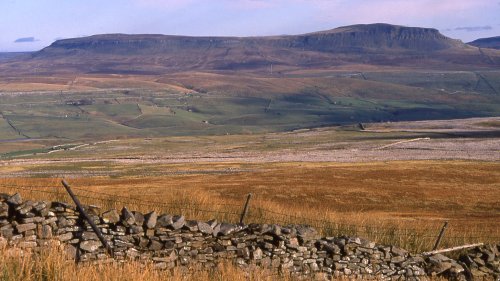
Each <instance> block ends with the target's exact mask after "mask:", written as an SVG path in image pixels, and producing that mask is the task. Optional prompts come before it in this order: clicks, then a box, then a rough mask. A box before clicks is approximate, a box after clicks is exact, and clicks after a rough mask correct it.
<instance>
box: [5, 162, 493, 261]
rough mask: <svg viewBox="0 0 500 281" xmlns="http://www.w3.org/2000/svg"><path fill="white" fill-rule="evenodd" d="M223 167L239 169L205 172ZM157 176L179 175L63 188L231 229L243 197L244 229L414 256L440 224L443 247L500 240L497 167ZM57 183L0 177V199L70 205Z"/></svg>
mask: <svg viewBox="0 0 500 281" xmlns="http://www.w3.org/2000/svg"><path fill="white" fill-rule="evenodd" d="M134 167H135V168H138V167H136V166H133V167H128V169H130V170H131V171H133V170H134ZM225 167H230V168H233V169H234V168H238V169H240V170H241V171H240V172H236V173H223V172H220V173H207V171H214V170H215V171H224V170H225ZM87 168H88V167H87ZM99 168H100V167H99V166H96V167H95V169H99ZM165 171H170V172H171V171H183V172H184V173H183V174H175V173H166V174H165V175H164V176H155V177H141V176H134V177H122V178H109V177H91V178H85V177H82V178H73V179H68V181H69V182H70V183H71V184H72V186H73V187H74V188H75V190H74V191H75V193H76V194H78V195H79V196H80V199H81V201H83V202H84V203H87V204H95V205H99V206H102V207H103V209H107V208H118V209H119V208H121V207H123V206H124V205H126V206H128V207H129V208H131V209H137V210H142V211H149V210H152V209H155V210H158V211H161V212H168V213H174V214H179V213H182V214H184V215H186V216H187V217H188V218H192V219H211V218H217V219H220V220H225V221H232V222H237V221H238V219H239V213H240V212H241V209H242V204H243V202H244V199H245V196H246V194H247V193H250V192H251V193H253V194H254V197H253V199H252V202H251V207H250V213H249V215H248V218H247V219H246V222H266V223H279V224H288V223H304V224H310V225H313V226H316V227H317V228H318V229H319V230H320V232H321V233H322V234H323V235H342V234H346V235H359V236H363V237H366V238H369V239H371V240H374V241H377V242H381V243H388V244H397V245H400V246H402V247H404V248H407V249H409V250H411V251H413V252H419V251H425V250H429V249H430V248H432V246H433V244H434V241H435V237H436V235H437V233H438V232H439V229H440V227H441V225H442V224H443V222H444V221H449V222H450V224H449V227H448V229H447V231H446V235H445V239H444V241H443V242H442V246H454V245H459V244H463V243H469V242H498V241H500V225H499V223H498V221H500V192H499V183H500V163H498V162H461V161H406V162H387V163H381V162H377V163H350V164H340V163H275V164H270V163H268V164H256V163H254V164H244V163H219V164H215V163H209V164H169V165H165ZM186 172H189V173H186ZM59 181H60V179H56V178H10V179H0V186H1V188H0V192H9V193H13V192H16V191H17V192H20V193H21V194H22V195H23V196H24V197H26V198H30V199H44V200H64V201H69V200H70V199H69V198H68V196H67V195H66V194H65V192H64V191H63V189H62V187H61V185H60V182H59ZM30 187H35V191H33V190H32V191H30V189H29V188H30ZM20 188H28V189H20ZM41 191H43V192H41ZM44 192H50V193H44ZM96 192H97V193H96ZM106 194H109V196H108V195H106Z"/></svg>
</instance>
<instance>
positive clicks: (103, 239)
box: [62, 180, 115, 257]
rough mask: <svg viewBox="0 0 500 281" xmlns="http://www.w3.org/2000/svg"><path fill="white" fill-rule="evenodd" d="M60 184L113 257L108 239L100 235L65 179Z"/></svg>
mask: <svg viewBox="0 0 500 281" xmlns="http://www.w3.org/2000/svg"><path fill="white" fill-rule="evenodd" d="M62 185H63V186H64V188H66V191H67V192H68V194H69V196H70V197H71V199H73V201H74V202H75V204H76V207H77V209H78V211H79V212H80V214H82V215H83V217H84V218H85V220H87V222H88V223H89V224H90V227H92V230H94V232H95V234H96V235H97V237H98V238H99V240H100V241H101V243H102V245H104V247H106V250H107V251H108V253H109V254H110V255H111V257H114V256H115V255H114V252H113V249H112V248H111V246H110V245H109V244H108V241H106V239H105V238H104V236H103V235H102V233H101V231H100V230H99V228H98V227H97V226H96V225H95V224H94V222H93V221H92V220H91V219H90V217H89V216H88V215H87V213H86V212H85V210H84V209H83V207H82V205H81V204H80V200H78V198H77V197H76V196H75V194H74V193H73V191H72V190H71V187H70V186H69V184H68V183H67V182H66V181H65V180H62Z"/></svg>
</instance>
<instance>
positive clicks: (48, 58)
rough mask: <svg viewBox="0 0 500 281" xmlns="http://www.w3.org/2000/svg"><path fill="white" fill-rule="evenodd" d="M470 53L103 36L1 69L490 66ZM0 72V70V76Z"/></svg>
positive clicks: (456, 47) (285, 39) (350, 41)
mask: <svg viewBox="0 0 500 281" xmlns="http://www.w3.org/2000/svg"><path fill="white" fill-rule="evenodd" d="M488 56H489V59H484V58H483V55H482V54H481V53H479V52H477V50H475V48H473V47H471V46H469V45H466V44H463V43H462V42H461V41H459V40H454V39H451V38H448V37H446V36H444V35H442V34H441V33H439V31H437V30H436V29H432V28H419V27H405V26H397V25H390V24H365V25H352V26H345V27H339V28H335V29H332V30H326V31H320V32H313V33H307V34H300V35H283V36H264V37H214V36H206V37H192V36H172V35H160V34H134V35H128V34H102V35H93V36H88V37H81V38H71V39H63V40H58V41H56V42H54V43H53V44H51V45H50V46H48V47H46V48H44V49H42V50H40V51H38V52H35V53H33V54H31V56H30V58H28V59H23V60H22V61H19V62H17V61H16V62H13V63H12V64H4V65H3V66H2V67H3V68H5V70H6V71H7V70H8V69H10V70H9V71H16V72H19V71H21V72H22V71H28V72H31V71H32V68H33V65H36V67H37V69H38V71H39V72H41V73H56V72H61V73H66V72H71V73H74V72H77V73H140V74H164V73H171V72H178V71H191V70H196V71H199V70H203V71H212V70H217V71H224V70H241V71H252V72H255V71H264V72H265V73H267V72H269V69H270V65H273V66H274V69H280V70H282V71H286V70H296V69H304V68H307V69H311V68H313V69H314V68H331V67H336V66H343V65H359V64H367V65H384V66H411V67H415V66H420V67H425V68H440V69H442V68H448V67H449V68H453V69H455V68H456V67H459V68H464V67H465V68H466V69H468V68H470V67H471V66H481V67H492V66H495V65H496V64H497V63H498V61H497V59H496V57H500V53H496V51H494V52H493V53H491V52H490V53H488ZM1 71H2V68H0V72H1Z"/></svg>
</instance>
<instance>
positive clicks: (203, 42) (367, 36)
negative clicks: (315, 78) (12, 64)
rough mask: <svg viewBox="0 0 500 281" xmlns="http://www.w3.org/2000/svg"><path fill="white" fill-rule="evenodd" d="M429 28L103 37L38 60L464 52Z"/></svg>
mask: <svg viewBox="0 0 500 281" xmlns="http://www.w3.org/2000/svg"><path fill="white" fill-rule="evenodd" d="M463 46H464V44H463V43H461V42H460V41H458V40H453V39H450V38H448V37H446V36H444V35H442V34H441V33H439V31H438V30H436V29H432V28H418V27H405V26H396V25H389V24H368V25H353V26H346V27H340V28H336V29H332V30H328V31H321V32H314V33H309V34H303V35H292V36H269V37H189V36H169V35H159V34H149V35H147V34H139V35H127V34H104V35H94V36H90V37H82V38H73V39H63V40H58V41H56V42H54V43H53V44H52V45H50V46H49V47H47V48H45V49H43V50H42V51H41V52H40V53H39V54H37V55H38V56H41V55H45V54H50V53H51V52H53V53H57V51H63V50H71V51H73V52H74V51H91V52H96V53H106V52H113V53H114V54H136V53H141V52H143V53H149V54H151V53H157V54H161V53H169V52H175V51H183V50H184V51H185V50H199V51H209V50H210V49H213V48H215V49H217V48H220V49H234V48H260V49H262V48H263V47H267V48H271V49H272V48H278V49H300V50H303V51H319V52H334V53H342V52H345V53H353V52H354V53H355V52H364V51H369V50H371V51H377V52H384V51H388V50H392V51H401V50H408V51H409V50H413V51H418V52H429V51H437V50H442V49H446V48H452V47H463Z"/></svg>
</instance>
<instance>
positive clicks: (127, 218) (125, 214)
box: [121, 207, 135, 226]
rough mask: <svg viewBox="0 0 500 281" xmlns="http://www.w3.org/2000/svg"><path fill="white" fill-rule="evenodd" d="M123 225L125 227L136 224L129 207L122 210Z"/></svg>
mask: <svg viewBox="0 0 500 281" xmlns="http://www.w3.org/2000/svg"><path fill="white" fill-rule="evenodd" d="M121 223H122V224H123V225H125V226H130V225H134V224H135V216H134V214H133V213H132V212H131V211H130V210H129V209H127V207H123V209H122V216H121Z"/></svg>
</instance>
